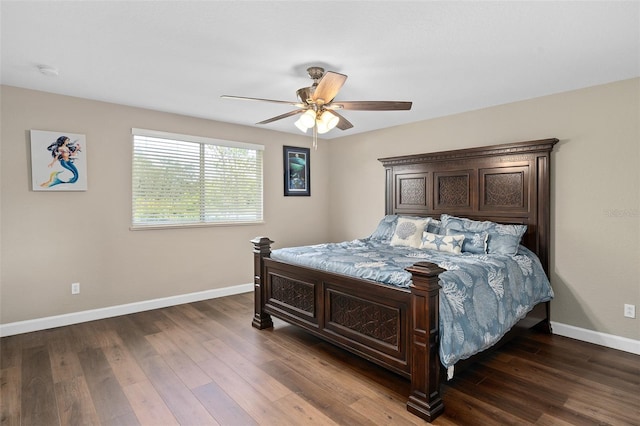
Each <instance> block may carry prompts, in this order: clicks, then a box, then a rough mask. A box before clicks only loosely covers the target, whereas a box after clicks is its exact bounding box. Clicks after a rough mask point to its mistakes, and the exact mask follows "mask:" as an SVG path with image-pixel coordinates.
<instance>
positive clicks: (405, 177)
mask: <svg viewBox="0 0 640 426" xmlns="http://www.w3.org/2000/svg"><path fill="white" fill-rule="evenodd" d="M557 142H558V139H542V140H537V141H529V142H518V143H511V144H504V145H493V146H485V147H480V148H469V149H461V150H455V151H442V152H435V153H429V154H418V155H406V156H401V157H389V158H381V159H379V161H380V162H382V164H383V165H384V167H385V169H386V206H385V211H386V214H401V215H412V216H431V217H435V218H438V217H440V215H441V214H442V213H447V214H450V215H454V216H463V217H468V218H471V219H475V220H491V221H493V222H499V223H518V224H525V225H527V233H526V234H525V235H524V237H523V244H524V245H525V246H527V247H528V248H530V249H531V250H532V251H534V252H535V253H536V254H537V255H538V257H539V258H540V261H541V262H542V266H543V267H544V270H545V271H546V272H547V274H548V266H549V240H550V230H549V222H550V217H549V215H550V213H549V212H550V205H549V203H550V194H549V187H550V184H549V179H550V167H551V162H550V160H551V155H550V154H551V150H552V149H553V146H554V145H555V144H556V143H557Z"/></svg>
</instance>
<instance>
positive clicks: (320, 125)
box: [316, 120, 331, 135]
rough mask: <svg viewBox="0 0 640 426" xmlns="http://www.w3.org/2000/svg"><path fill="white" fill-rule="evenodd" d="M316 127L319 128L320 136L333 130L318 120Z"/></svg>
mask: <svg viewBox="0 0 640 426" xmlns="http://www.w3.org/2000/svg"><path fill="white" fill-rule="evenodd" d="M316 126H317V127H318V133H319V134H321V135H322V134H324V133H327V132H328V131H329V130H331V129H330V128H329V127H328V126H327V124H326V123H323V122H322V121H320V120H318V121H317V122H316Z"/></svg>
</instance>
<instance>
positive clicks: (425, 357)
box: [407, 262, 445, 422]
mask: <svg viewBox="0 0 640 426" xmlns="http://www.w3.org/2000/svg"><path fill="white" fill-rule="evenodd" d="M407 271H408V272H411V275H412V284H411V286H410V287H411V312H412V313H413V314H412V318H411V324H410V327H411V328H410V333H411V336H410V350H411V395H410V396H409V401H408V402H407V410H409V412H411V413H413V414H415V415H416V416H419V417H421V418H423V419H425V420H427V421H428V422H431V421H432V420H433V419H435V418H436V417H437V416H438V415H440V414H441V413H442V411H443V410H444V404H443V402H442V398H441V397H440V355H439V352H438V351H439V346H440V323H439V311H438V310H439V303H440V302H439V300H440V284H439V283H438V281H439V280H438V275H439V274H440V273H441V272H444V271H445V269H442V268H440V267H438V265H436V264H433V263H430V262H418V263H416V264H414V265H413V266H411V267H409V268H407Z"/></svg>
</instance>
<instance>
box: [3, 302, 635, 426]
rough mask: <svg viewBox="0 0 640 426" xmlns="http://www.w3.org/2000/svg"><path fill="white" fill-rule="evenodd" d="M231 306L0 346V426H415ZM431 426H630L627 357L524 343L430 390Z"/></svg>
mask: <svg viewBox="0 0 640 426" xmlns="http://www.w3.org/2000/svg"><path fill="white" fill-rule="evenodd" d="M252 316H253V295H252V294H241V295H236V296H230V297H225V298H220V299H213V300H209V301H203V302H196V303H190V304H186V305H180V306H174V307H170V308H165V309H158V310H153V311H148V312H142V313H138V314H133V315H126V316H121V317H116V318H109V319H105V320H99V321H93V322H88V323H83V324H77V325H72V326H68V327H60V328H56V329H51V330H44V331H39V332H34V333H27V334H22V335H17V336H10V337H5V338H2V340H1V341H0V349H1V354H0V356H1V358H0V361H1V370H0V386H1V387H0V389H1V394H0V408H1V413H0V416H1V417H0V423H1V424H2V425H44V426H49V425H58V424H59V425H177V424H180V425H218V424H219V425H307V424H309V425H312V424H322V425H334V424H338V425H414V424H418V425H419V424H425V422H423V421H422V420H421V419H419V418H417V417H415V416H413V415H411V414H410V413H408V412H407V411H406V407H405V403H406V400H407V397H408V395H409V382H408V380H406V379H403V378H402V377H399V376H397V375H395V374H392V373H389V372H387V371H386V370H384V369H382V368H380V367H378V366H376V365H374V364H371V363H369V362H367V361H364V360H362V359H360V358H358V357H356V356H354V355H351V354H349V353H348V352H345V351H343V350H341V349H339V348H336V347H334V346H332V345H329V344H327V343H324V342H323V341H321V340H319V339H317V338H315V337H313V336H311V335H309V334H307V333H305V332H303V331H301V330H299V329H297V328H296V327H293V326H290V325H287V324H285V323H283V322H281V321H278V320H275V319H274V323H275V328H274V329H273V330H262V331H259V330H256V329H254V328H252V327H251V319H252ZM443 398H444V401H445V413H444V414H443V415H442V416H440V417H439V418H438V419H436V420H435V421H434V422H433V424H435V425H504V424H512V425H523V424H537V425H590V424H611V425H640V356H637V355H632V354H629V353H625V352H620V351H615V350H612V349H607V348H603V347H600V346H596V345H591V344H588V343H584V342H579V341H576V340H572V339H568V338H563V337H560V336H549V335H545V334H538V333H535V332H532V333H531V334H530V335H527V336H526V337H523V338H519V339H517V340H515V341H513V342H511V343H509V344H507V345H505V346H504V347H503V348H501V349H500V350H498V351H496V352H494V353H493V354H491V355H489V356H487V357H485V358H484V359H482V360H481V361H479V362H477V363H475V364H473V365H472V366H471V367H469V368H468V369H467V370H465V371H464V372H462V373H459V374H456V377H455V379H454V380H453V381H451V382H448V383H446V384H445V385H444V386H443Z"/></svg>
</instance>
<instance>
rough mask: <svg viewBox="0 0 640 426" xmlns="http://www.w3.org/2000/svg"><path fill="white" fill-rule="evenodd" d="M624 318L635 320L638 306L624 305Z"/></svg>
mask: <svg viewBox="0 0 640 426" xmlns="http://www.w3.org/2000/svg"><path fill="white" fill-rule="evenodd" d="M624 316H625V317H627V318H635V317H636V305H627V304H626V303H625V304H624Z"/></svg>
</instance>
